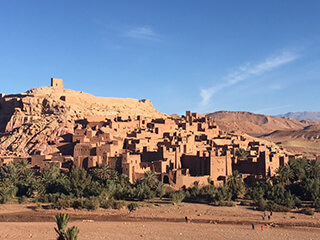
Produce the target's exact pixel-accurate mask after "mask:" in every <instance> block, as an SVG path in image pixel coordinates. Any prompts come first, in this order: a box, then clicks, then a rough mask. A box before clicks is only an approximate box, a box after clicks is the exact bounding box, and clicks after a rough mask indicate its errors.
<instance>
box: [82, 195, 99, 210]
mask: <svg viewBox="0 0 320 240" xmlns="http://www.w3.org/2000/svg"><path fill="white" fill-rule="evenodd" d="M85 205H86V208H87V209H88V210H97V209H99V208H100V201H99V199H98V198H91V199H86V201H85Z"/></svg>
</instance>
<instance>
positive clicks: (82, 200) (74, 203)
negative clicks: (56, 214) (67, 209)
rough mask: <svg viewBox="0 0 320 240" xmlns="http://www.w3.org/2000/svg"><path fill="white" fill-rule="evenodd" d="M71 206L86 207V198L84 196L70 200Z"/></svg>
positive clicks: (75, 207) (76, 207)
mask: <svg viewBox="0 0 320 240" xmlns="http://www.w3.org/2000/svg"><path fill="white" fill-rule="evenodd" d="M71 206H72V207H73V208H74V209H84V208H87V199H85V198H77V199H74V200H73V201H72V204H71Z"/></svg>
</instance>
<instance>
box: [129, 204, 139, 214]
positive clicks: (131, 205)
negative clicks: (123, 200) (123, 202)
mask: <svg viewBox="0 0 320 240" xmlns="http://www.w3.org/2000/svg"><path fill="white" fill-rule="evenodd" d="M138 207H139V204H138V203H130V204H128V206H127V208H128V209H129V211H130V212H132V211H134V210H136V209H137V208H138Z"/></svg>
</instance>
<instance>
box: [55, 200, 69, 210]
mask: <svg viewBox="0 0 320 240" xmlns="http://www.w3.org/2000/svg"><path fill="white" fill-rule="evenodd" d="M71 205H72V201H71V200H70V199H68V198H59V199H58V200H57V201H56V202H55V203H54V204H53V208H56V209H59V210H61V209H67V208H69V207H71Z"/></svg>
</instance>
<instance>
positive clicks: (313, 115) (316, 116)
mask: <svg viewBox="0 0 320 240" xmlns="http://www.w3.org/2000/svg"><path fill="white" fill-rule="evenodd" d="M277 117H287V118H292V119H296V120H299V121H301V120H307V121H317V122H320V112H288V113H286V114H280V115H277Z"/></svg>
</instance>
